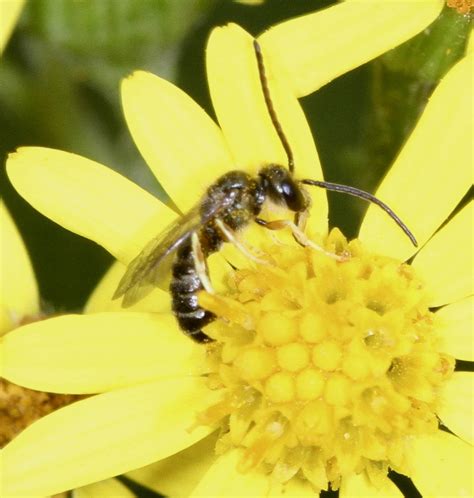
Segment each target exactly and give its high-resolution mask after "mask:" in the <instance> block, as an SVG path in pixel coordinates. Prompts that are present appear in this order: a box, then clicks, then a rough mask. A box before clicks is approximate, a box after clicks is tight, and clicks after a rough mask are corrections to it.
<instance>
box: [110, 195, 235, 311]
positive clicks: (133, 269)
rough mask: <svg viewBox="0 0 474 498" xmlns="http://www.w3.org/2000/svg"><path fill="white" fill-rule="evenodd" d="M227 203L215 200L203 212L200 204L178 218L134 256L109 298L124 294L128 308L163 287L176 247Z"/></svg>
mask: <svg viewBox="0 0 474 498" xmlns="http://www.w3.org/2000/svg"><path fill="white" fill-rule="evenodd" d="M226 205H227V202H226V199H222V200H221V202H218V203H216V204H215V205H214V206H213V208H212V209H209V210H207V212H206V214H205V215H202V213H201V204H200V203H199V204H198V205H197V206H195V207H194V208H192V209H191V210H190V211H188V212H187V213H185V214H184V215H183V216H182V217H181V218H177V219H176V220H174V222H173V223H171V224H170V225H169V226H168V227H167V228H166V229H165V230H164V231H163V232H161V233H160V234H159V235H158V236H157V237H155V238H154V239H152V240H150V242H148V244H147V245H146V246H145V248H144V249H143V250H142V251H141V252H140V253H139V254H138V256H136V257H135V259H133V261H132V262H131V263H130V264H129V265H128V268H127V270H126V272H125V274H124V276H123V277H122V279H121V280H120V283H119V285H118V287H117V290H116V291H115V293H114V295H113V297H112V299H117V298H119V297H122V296H123V301H122V306H123V307H124V308H128V307H129V306H132V305H133V304H135V303H136V302H138V301H140V299H142V298H144V297H145V296H146V295H147V294H148V293H150V292H151V291H152V290H153V288H154V287H158V286H159V287H164V286H165V285H166V283H167V281H169V275H170V269H171V266H172V264H173V261H174V256H175V253H176V251H177V250H178V248H179V247H180V246H181V245H182V244H183V243H184V242H185V241H186V240H188V239H189V237H191V235H192V233H193V232H194V231H196V230H197V229H199V228H200V227H201V226H202V225H203V224H205V223H207V222H208V221H209V220H210V219H212V218H213V217H215V216H217V215H218V214H219V212H220V211H221V210H222V209H223V208H224V207H225V206H226Z"/></svg>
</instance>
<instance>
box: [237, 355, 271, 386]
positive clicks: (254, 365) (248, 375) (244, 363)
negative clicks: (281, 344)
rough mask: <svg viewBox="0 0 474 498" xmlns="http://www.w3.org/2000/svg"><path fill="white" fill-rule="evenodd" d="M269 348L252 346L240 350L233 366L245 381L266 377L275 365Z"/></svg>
mask: <svg viewBox="0 0 474 498" xmlns="http://www.w3.org/2000/svg"><path fill="white" fill-rule="evenodd" d="M275 363H276V362H275V358H274V355H273V353H272V351H271V350H269V349H265V348H252V349H246V350H244V351H242V353H241V354H240V355H239V356H238V357H237V359H236V360H235V366H236V368H237V370H238V372H239V373H240V375H241V376H242V378H243V379H244V380H246V381H251V380H261V379H265V378H266V377H268V376H269V375H270V374H271V373H272V372H273V371H274V370H275V367H276V364H275Z"/></svg>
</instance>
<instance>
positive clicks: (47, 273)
mask: <svg viewBox="0 0 474 498" xmlns="http://www.w3.org/2000/svg"><path fill="white" fill-rule="evenodd" d="M0 1H1V0H0ZM332 3H335V2H331V1H329V0H326V1H325V0H267V1H266V2H265V3H264V4H262V5H259V6H247V5H242V4H238V3H234V2H232V1H230V0H31V1H30V2H28V4H27V6H26V8H25V10H24V11H23V13H22V16H21V18H20V21H19V24H18V26H17V28H16V30H15V32H14V34H13V36H12V38H11V40H10V42H9V44H8V46H7V49H6V51H5V53H4V56H3V58H2V65H1V67H0V157H1V161H2V172H1V175H2V177H1V179H0V186H1V194H2V196H3V197H4V198H5V202H6V204H7V206H8V208H9V209H10V211H11V213H12V214H13V217H14V219H15V221H16V223H17V225H18V227H19V229H20V231H21V233H22V235H23V237H24V239H25V242H26V244H27V246H28V248H29V252H30V255H31V258H32V260H33V264H34V268H35V271H36V274H37V277H38V280H39V284H40V290H41V295H42V299H43V305H44V307H45V308H46V310H54V311H59V312H61V311H65V310H68V311H70V310H79V309H80V308H81V307H82V305H83V304H84V302H85V300H86V298H87V296H88V294H89V293H90V292H91V290H92V289H93V287H94V286H95V284H96V283H97V281H98V280H99V278H100V277H101V276H102V274H103V273H104V272H105V270H106V268H107V267H108V265H110V263H111V261H112V260H111V257H110V256H109V255H108V254H107V253H106V252H105V251H104V250H103V249H102V248H101V247H98V246H97V245H95V244H94V243H92V242H90V241H88V240H85V239H83V238H81V237H79V236H77V235H74V234H71V233H69V232H67V231H65V230H63V229H62V228H61V227H59V226H57V225H55V224H54V223H52V222H50V221H49V220H47V219H45V218H44V217H42V216H41V215H39V214H38V213H37V212H36V211H35V210H34V209H32V208H31V207H30V206H29V205H27V204H26V203H25V202H24V201H23V200H22V199H21V198H20V197H19V196H18V195H17V194H16V193H15V192H14V191H13V189H12V187H11V185H10V184H9V183H8V180H7V178H6V175H5V168H4V166H3V164H4V162H5V158H6V155H7V153H8V152H10V151H13V150H14V149H15V148H16V147H18V146H21V145H40V146H47V147H55V148H59V149H63V150H66V151H70V152H75V153H77V154H81V155H84V156H86V157H89V158H91V159H94V160H96V161H99V162H102V163H104V164H106V165H108V166H110V167H112V168H114V169H116V170H117V171H119V172H121V173H122V174H124V175H126V176H128V177H129V178H131V179H133V180H134V181H136V182H137V183H139V184H140V185H142V186H143V187H144V188H146V189H148V190H149V191H151V192H152V193H154V194H156V195H157V196H162V195H163V192H162V191H161V190H160V187H159V185H157V183H156V180H155V179H154V178H153V177H152V175H151V173H150V172H149V171H148V169H147V167H146V164H145V163H144V161H143V159H142V158H141V157H140V155H139V154H138V152H137V150H136V148H135V146H134V144H133V142H132V140H131V138H130V136H129V134H128V132H127V129H126V126H125V121H124V118H123V116H122V112H121V106H120V99H119V83H120V80H121V78H123V77H124V76H126V75H127V74H129V73H130V72H131V71H133V70H135V69H146V70H149V71H152V72H154V73H156V74H158V75H160V76H162V77H164V78H167V79H169V80H171V81H173V82H174V83H176V84H177V85H178V86H180V87H181V88H182V89H184V90H185V91H186V92H188V93H189V94H190V95H191V96H192V97H193V98H194V99H195V100H196V101H197V102H198V103H199V104H201V105H202V106H203V107H204V108H205V109H206V110H207V111H208V112H209V113H210V115H211V116H213V110H212V107H211V104H210V99H209V95H208V90H207V83H206V77H205V71H204V59H203V55H204V47H205V43H206V39H207V36H208V34H209V32H210V30H211V29H212V27H213V26H215V25H220V24H224V23H227V22H231V21H232V22H237V23H239V24H240V25H241V26H243V27H244V28H245V29H246V30H247V31H249V32H250V33H252V34H254V35H257V34H259V33H260V32H261V31H263V30H264V29H266V28H268V27H269V26H271V25H272V24H275V23H276V22H278V21H281V20H285V19H288V18H290V17H293V16H297V15H301V14H304V13H307V12H312V11H315V10H318V9H320V8H324V7H326V6H328V5H330V4H332ZM340 29H341V30H342V29H344V26H341V27H340ZM469 29H470V25H469V19H468V18H467V17H464V16H462V15H460V14H458V13H456V12H455V11H453V10H450V9H447V8H446V9H445V10H444V11H443V13H442V15H441V16H440V18H439V19H438V20H437V21H436V22H435V23H434V24H433V25H432V26H431V27H430V28H429V29H427V30H425V32H423V33H421V34H420V35H418V36H417V37H416V38H415V39H413V40H410V41H409V42H407V43H405V44H404V45H402V46H401V47H398V48H397V49H395V50H393V51H391V52H389V53H388V54H385V55H383V56H382V57H379V58H378V59H376V60H375V61H372V62H370V63H369V64H366V65H364V66H362V67H360V68H358V69H356V70H354V71H352V72H350V73H348V74H346V75H344V76H343V77H341V78H338V79H337V80H335V81H334V82H332V83H331V84H329V85H327V86H326V87H324V88H322V89H321V90H319V91H318V92H316V93H315V94H313V95H311V96H309V97H306V98H304V99H303V100H302V105H303V107H304V109H305V112H306V115H307V117H308V119H309V121H310V124H311V127H312V129H313V133H314V136H315V140H316V143H317V147H318V151H319V154H320V157H321V161H322V164H323V168H324V171H325V176H326V178H327V179H328V180H331V181H337V182H340V183H346V184H349V185H354V186H357V187H360V188H363V189H367V190H371V191H373V189H374V188H375V186H376V185H377V183H378V182H379V181H380V179H381V177H382V176H383V174H384V172H385V171H386V169H387V168H388V167H389V166H390V163H391V162H392V160H393V158H394V157H395V155H396V153H397V150H398V149H399V147H400V145H401V144H402V143H403V141H404V140H405V138H406V137H407V135H408V134H409V132H410V131H411V129H412V128H413V126H414V124H415V123H416V119H417V117H418V116H419V113H420V112H421V111H422V109H423V107H424V105H425V103H426V100H427V98H428V97H429V95H430V93H431V91H432V90H433V88H434V87H435V85H436V84H437V82H438V81H439V79H440V77H442V75H443V74H444V73H445V72H446V71H447V70H448V69H449V67H450V66H451V65H452V64H453V63H454V62H456V60H458V59H459V58H460V57H461V56H462V54H463V52H464V50H465V46H466V42H467V37H468V33H469ZM330 202H331V204H330V208H331V223H332V224H333V225H337V226H340V227H341V228H342V229H343V231H344V232H345V234H346V235H348V236H354V235H355V234H356V233H357V225H358V220H360V218H361V215H362V214H363V212H364V210H365V208H366V206H365V205H364V204H363V203H361V202H359V201H356V200H355V201H354V200H352V199H349V198H344V197H341V196H331V197H330ZM315 209H317V207H315ZM354 220H355V221H354ZM137 223H139V220H137Z"/></svg>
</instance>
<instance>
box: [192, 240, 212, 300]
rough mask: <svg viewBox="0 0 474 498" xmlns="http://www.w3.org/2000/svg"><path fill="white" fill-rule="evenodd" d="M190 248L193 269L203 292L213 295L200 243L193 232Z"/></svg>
mask: <svg viewBox="0 0 474 498" xmlns="http://www.w3.org/2000/svg"><path fill="white" fill-rule="evenodd" d="M191 246H192V254H193V260H194V268H195V269H196V273H197V274H198V277H199V280H201V283H202V286H203V287H204V290H206V291H207V292H209V294H214V288H213V287H212V284H211V281H210V279H209V274H208V271H207V265H206V258H205V256H204V253H203V252H202V247H201V242H200V240H199V236H198V234H197V233H196V232H193V234H192V236H191Z"/></svg>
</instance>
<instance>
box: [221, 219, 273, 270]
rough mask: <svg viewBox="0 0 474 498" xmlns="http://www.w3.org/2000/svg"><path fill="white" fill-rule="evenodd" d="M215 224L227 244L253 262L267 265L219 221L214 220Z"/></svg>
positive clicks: (230, 229) (266, 262)
mask: <svg viewBox="0 0 474 498" xmlns="http://www.w3.org/2000/svg"><path fill="white" fill-rule="evenodd" d="M215 224H216V225H217V226H218V227H219V230H220V231H221V232H222V235H223V236H224V237H225V239H226V240H227V242H230V243H231V244H233V245H234V246H235V247H236V248H237V249H238V250H239V251H240V252H241V253H242V254H243V255H244V256H246V257H247V258H249V259H251V260H252V261H255V262H256V263H260V264H264V265H267V264H268V261H266V260H265V259H262V258H259V257H258V256H255V254H253V253H252V252H251V251H250V250H249V249H248V248H247V247H246V246H245V245H244V244H242V242H240V240H239V239H238V238H237V235H236V233H235V232H234V231H233V230H232V228H230V227H229V226H228V225H226V224H225V223H224V222H223V221H222V220H221V219H219V218H216V220H215Z"/></svg>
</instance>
